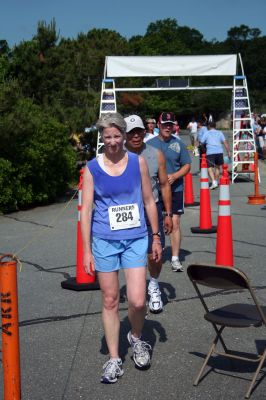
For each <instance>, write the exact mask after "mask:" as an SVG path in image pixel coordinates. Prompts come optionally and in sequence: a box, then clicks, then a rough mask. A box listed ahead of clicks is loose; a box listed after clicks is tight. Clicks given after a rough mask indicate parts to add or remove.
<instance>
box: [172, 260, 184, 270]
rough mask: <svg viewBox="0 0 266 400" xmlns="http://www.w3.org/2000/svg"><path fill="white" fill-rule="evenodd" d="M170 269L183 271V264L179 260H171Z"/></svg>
mask: <svg viewBox="0 0 266 400" xmlns="http://www.w3.org/2000/svg"><path fill="white" fill-rule="evenodd" d="M171 266H172V271H174V272H183V271H184V268H183V265H182V264H181V262H180V261H179V260H175V261H171Z"/></svg>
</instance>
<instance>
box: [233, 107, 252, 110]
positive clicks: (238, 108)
mask: <svg viewBox="0 0 266 400" xmlns="http://www.w3.org/2000/svg"><path fill="white" fill-rule="evenodd" d="M234 110H249V107H235V108H234Z"/></svg>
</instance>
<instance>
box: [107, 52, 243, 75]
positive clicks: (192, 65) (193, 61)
mask: <svg viewBox="0 0 266 400" xmlns="http://www.w3.org/2000/svg"><path fill="white" fill-rule="evenodd" d="M236 67H237V55H236V54H227V55H213V56H212V55H210V56H126V57H123V56H108V57H106V77H109V78H115V77H136V76H157V77H160V76H215V75H216V76H217V75H218V76H225V75H230V76H233V75H236Z"/></svg>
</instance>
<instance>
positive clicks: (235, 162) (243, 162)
mask: <svg viewBox="0 0 266 400" xmlns="http://www.w3.org/2000/svg"><path fill="white" fill-rule="evenodd" d="M238 164H254V160H245V161H233V165H234V166H235V167H236V166H237V165H238Z"/></svg>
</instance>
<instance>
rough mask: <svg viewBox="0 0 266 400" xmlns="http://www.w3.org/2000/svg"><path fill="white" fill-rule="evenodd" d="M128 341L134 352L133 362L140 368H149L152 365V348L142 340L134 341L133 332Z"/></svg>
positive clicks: (129, 333) (128, 336)
mask: <svg viewBox="0 0 266 400" xmlns="http://www.w3.org/2000/svg"><path fill="white" fill-rule="evenodd" d="M127 340H128V342H129V344H130V346H131V347H132V350H133V360H134V363H135V364H136V366H137V367H138V368H143V369H144V368H148V367H149V366H150V364H151V357H150V353H149V351H150V350H151V346H150V345H149V344H148V343H147V342H144V341H143V340H141V339H138V340H136V341H133V339H132V337H131V332H128V334H127Z"/></svg>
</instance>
